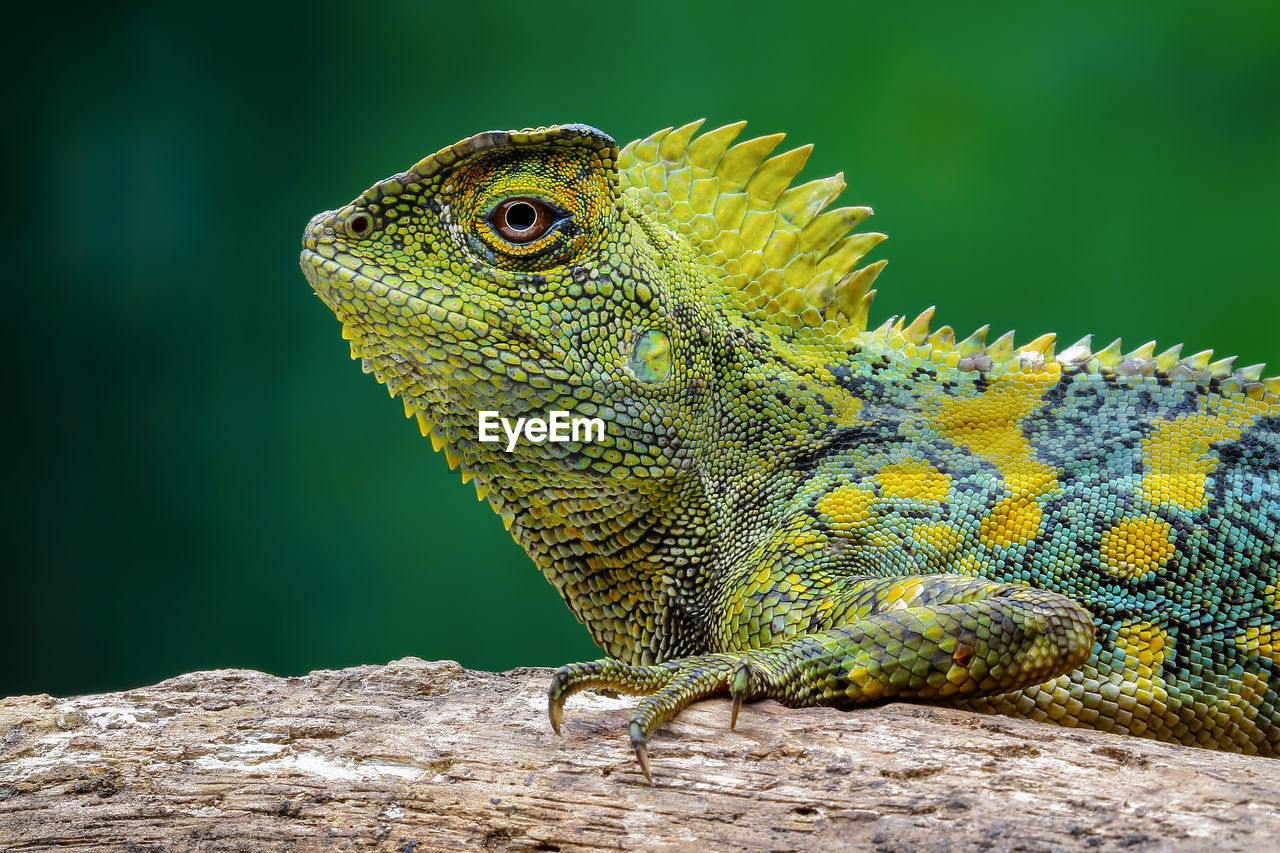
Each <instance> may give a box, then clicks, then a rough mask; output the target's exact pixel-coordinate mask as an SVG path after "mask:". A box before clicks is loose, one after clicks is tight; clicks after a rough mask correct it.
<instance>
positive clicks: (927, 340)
mask: <svg viewBox="0 0 1280 853" xmlns="http://www.w3.org/2000/svg"><path fill="white" fill-rule="evenodd" d="M933 312H934V309H933V308H928V309H926V310H925V311H923V312H921V314H920V316H918V317H916V318H915V319H914V320H912V321H911V322H910V323H908V322H907V321H906V318H904V317H890V318H889V319H888V320H886V321H885V322H884V323H883V324H882V325H881V326H879V327H878V328H876V329H872V330H870V331H865V332H862V333H861V334H860V335H859V336H858V338H859V341H860V342H861V343H862V344H863V346H865V347H867V348H868V349H871V350H874V351H879V352H894V353H900V354H903V355H906V356H908V357H914V358H925V359H928V360H930V361H933V362H936V363H938V364H941V365H946V366H948V367H952V368H955V369H957V370H961V371H966V372H968V371H973V372H976V373H981V374H986V375H989V376H996V375H1001V374H1011V373H1024V372H1039V371H1042V370H1044V369H1045V368H1046V367H1049V366H1052V369H1055V370H1057V371H1059V372H1061V373H1063V374H1068V375H1069V374H1076V373H1083V374H1086V375H1096V376H1108V375H1109V376H1117V377H1120V378H1125V377H1137V376H1147V377H1153V376H1166V377H1168V378H1170V379H1174V380H1178V381H1186V382H1194V383H1195V384H1196V385H1197V386H1199V387H1200V388H1204V389H1209V388H1213V389H1216V390H1218V391H1219V392H1221V393H1223V394H1227V395H1232V394H1240V395H1243V396H1246V397H1249V398H1251V399H1255V400H1260V399H1263V398H1264V397H1276V396H1280V376H1272V377H1263V375H1262V372H1263V370H1264V369H1265V367H1266V366H1265V365H1262V364H1253V365H1250V366H1248V367H1239V368H1237V367H1236V366H1235V362H1236V357H1235V356H1228V357H1226V358H1220V359H1218V360H1216V361H1215V360H1213V350H1204V351H1203V352H1198V353H1195V354H1194V355H1188V356H1183V355H1182V344H1178V345H1176V346H1173V347H1170V348H1169V349H1167V350H1165V351H1164V352H1162V353H1159V354H1157V353H1156V342H1155V341H1149V342H1147V343H1145V344H1143V345H1142V346H1140V347H1138V348H1137V349H1135V350H1132V351H1130V352H1127V353H1126V352H1125V351H1124V348H1123V343H1122V342H1121V340H1120V339H1119V338H1117V339H1116V340H1114V341H1112V342H1111V343H1110V344H1108V345H1107V346H1105V347H1103V348H1102V349H1100V350H1096V351H1095V350H1094V349H1093V336H1092V335H1086V336H1084V337H1083V338H1081V339H1080V340H1078V341H1076V342H1075V343H1074V344H1072V345H1071V346H1069V347H1067V348H1066V349H1064V350H1063V351H1062V352H1059V353H1055V351H1054V344H1055V342H1056V339H1057V336H1056V335H1054V334H1052V333H1049V334H1044V335H1041V336H1040V337H1038V338H1035V339H1034V340H1031V341H1028V342H1026V343H1023V344H1018V343H1015V342H1014V333H1013V332H1006V333H1004V334H1003V335H1001V336H1000V337H998V338H996V339H995V340H993V341H988V340H987V335H988V332H989V331H990V327H989V326H983V327H981V328H979V329H977V330H975V331H974V332H973V334H971V335H969V337H967V338H965V339H964V340H960V341H957V340H956V335H955V332H954V330H952V328H951V327H950V326H941V327H939V328H938V329H936V330H931V329H930V327H929V324H930V321H931V320H932V319H933Z"/></svg>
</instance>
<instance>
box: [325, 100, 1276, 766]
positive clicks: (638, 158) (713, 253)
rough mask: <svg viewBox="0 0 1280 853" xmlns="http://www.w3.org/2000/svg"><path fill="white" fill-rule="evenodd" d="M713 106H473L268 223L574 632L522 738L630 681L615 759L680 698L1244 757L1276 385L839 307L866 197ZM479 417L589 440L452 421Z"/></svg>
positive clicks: (1266, 595) (1265, 546)
mask: <svg viewBox="0 0 1280 853" xmlns="http://www.w3.org/2000/svg"><path fill="white" fill-rule="evenodd" d="M744 124H745V123H743V122H739V123H736V124H730V125H726V126H724V127H720V128H718V129H713V130H709V131H705V132H700V131H701V126H702V122H701V121H699V122H693V123H691V124H687V125H684V126H682V127H678V128H667V129H664V130H660V131H658V132H656V133H654V134H652V135H650V136H648V137H646V138H644V139H640V140H636V141H634V142H632V143H630V144H628V145H625V146H623V147H619V146H618V145H617V143H616V142H615V141H614V140H613V138H611V137H610V136H609V135H608V134H606V133H604V132H602V131H600V130H597V129H595V128H593V127H590V126H587V125H580V124H565V125H556V126H549V127H541V128H535V129H526V130H521V131H490V132H485V133H480V134H478V135H475V136H472V137H470V138H468V139H465V140H463V141H461V142H458V143H457V144H454V145H452V146H449V147H447V148H444V149H442V150H440V151H438V152H437V153H435V154H432V155H430V156H429V157H426V158H424V159H422V160H421V161H420V162H418V163H417V164H415V165H414V166H413V167H412V168H410V169H409V170H407V171H405V172H402V173H399V174H396V175H393V176H391V177H389V178H387V179H385V180H382V181H379V182H378V183H376V184H374V185H373V186H372V187H371V188H369V189H368V190H366V191H365V192H364V193H362V194H361V195H360V196H359V197H357V198H356V199H355V200H353V201H352V202H350V203H349V204H346V205H344V206H342V207H338V208H336V209H334V210H330V211H325V212H323V213H320V214H318V215H317V216H315V217H314V218H313V219H312V220H311V221H310V223H309V224H308V225H307V227H306V230H305V233H304V236H303V251H302V254H301V258H300V263H301V267H302V270H303V273H304V274H305V276H306V278H307V280H308V281H309V283H310V284H311V286H312V288H313V290H314V291H315V293H316V294H317V295H318V296H319V297H320V299H321V300H322V301H323V302H324V303H325V305H326V306H328V308H329V309H331V310H332V312H333V313H334V314H335V315H336V316H337V318H338V319H339V320H340V321H341V325H342V335H343V337H344V338H346V339H347V340H349V342H350V347H351V354H352V357H353V358H357V359H360V360H361V361H362V363H363V366H364V369H365V370H366V371H367V372H371V373H372V374H373V375H374V377H375V378H376V379H377V380H378V381H379V382H381V383H383V384H384V385H385V386H386V389H387V390H388V392H389V393H390V394H391V395H392V396H398V397H400V398H401V400H402V402H403V403H404V409H405V414H406V416H407V417H412V418H416V420H417V422H418V425H419V427H420V428H421V431H422V434H423V435H424V436H426V437H429V438H430V440H431V442H432V444H433V446H434V447H435V449H436V450H443V451H444V454H445V456H446V459H447V462H448V464H449V466H450V467H451V468H457V469H460V470H461V475H462V478H463V480H464V482H466V481H473V482H474V483H475V488H476V490H477V494H478V496H479V498H480V499H482V500H483V499H487V500H488V502H489V504H490V505H491V506H492V508H493V509H494V510H495V512H496V513H497V514H498V515H499V516H500V517H501V520H502V522H503V524H504V525H505V527H506V528H507V530H509V532H510V534H511V535H512V536H513V537H514V538H515V540H516V541H517V542H518V543H519V544H520V545H521V546H523V548H524V549H525V551H526V552H527V553H528V555H529V556H530V557H531V558H532V560H533V562H534V563H535V564H536V566H537V567H538V568H539V569H540V570H541V571H542V572H543V574H544V575H545V576H546V578H547V579H548V580H549V581H550V582H551V583H552V584H553V585H554V586H555V587H556V589H557V590H559V592H560V593H561V595H562V596H563V598H564V600H565V601H566V603H567V604H568V605H569V608H570V609H571V610H572V612H573V614H574V615H575V616H576V617H577V618H578V620H579V621H580V622H582V623H583V624H584V625H585V626H586V627H587V629H588V630H589V631H590V633H591V636H592V638H593V639H594V641H595V642H596V644H597V645H599V646H600V647H601V648H602V649H603V650H604V652H605V653H606V655H607V656H606V657H604V658H602V659H600V660H595V661H590V662H584V663H575V664H570V665H567V666H564V667H561V668H560V669H559V670H557V671H556V672H555V674H554V676H553V679H552V682H551V685H550V688H549V700H548V707H549V715H550V719H551V724H552V726H553V728H554V729H555V731H556V732H557V733H559V732H560V728H561V725H560V724H561V718H562V713H563V707H564V704H565V701H566V699H567V698H568V697H570V696H571V695H573V694H574V693H576V692H578V691H581V690H584V689H588V688H598V689H611V690H614V691H618V692H624V693H630V694H634V695H639V696H640V697H641V698H640V699H639V700H638V702H637V704H636V705H635V709H634V712H633V713H632V714H631V716H630V720H629V722H628V733H629V736H630V740H631V743H632V746H633V748H634V752H635V755H636V758H637V760H638V762H639V766H640V769H641V771H642V772H643V774H644V776H645V777H646V778H647V779H649V781H650V782H652V775H651V773H650V767H649V746H648V743H649V736H650V734H651V733H652V732H653V731H654V729H656V728H657V727H658V726H661V725H662V724H664V723H665V722H667V721H669V720H670V719H672V718H673V717H674V716H675V715H677V714H678V713H679V712H680V711H681V710H682V709H684V708H685V707H687V706H688V705H689V704H690V703H691V702H694V701H698V700H700V699H704V698H706V697H710V696H715V695H721V696H723V695H728V696H730V697H732V719H731V720H730V725H734V724H736V721H737V718H738V715H739V710H740V707H741V705H742V703H743V702H744V701H749V700H757V699H762V698H772V699H776V700H777V701H779V702H781V703H783V704H785V705H788V706H792V707H803V706H813V705H831V706H837V707H845V708H849V707H853V706H857V705H865V704H873V703H880V702H885V701H890V700H912V701H924V702H934V703H943V704H950V705H953V706H959V707H964V708H969V709H974V710H979V711H985V712H994V713H1000V714H1008V715H1014V716H1021V717H1024V718H1029V719H1033V720H1042V721H1050V722H1055V723H1058V724H1062V725H1066V726H1082V727H1091V728H1096V729H1100V730H1103V731H1109V732H1116V733H1121V734H1125V733H1127V734H1130V735H1138V736H1145V737H1153V738H1158V739H1161V740H1164V741H1169V742H1174V743H1181V744H1188V745H1194V746H1201V747H1209V748H1216V749H1222V750H1228V751H1234V752H1240V753H1248V754H1254V755H1263V756H1273V755H1276V754H1277V752H1278V747H1280V704H1278V702H1277V693H1276V686H1275V685H1276V678H1277V671H1278V670H1280V629H1278V628H1277V608H1278V607H1280V579H1278V574H1280V378H1266V377H1264V375H1263V369H1264V368H1263V366H1262V365H1255V366H1250V367H1243V368H1237V367H1236V366H1235V363H1234V359H1233V358H1221V359H1217V360H1215V359H1214V358H1213V353H1212V351H1204V352H1199V353H1195V354H1191V355H1184V354H1183V353H1182V348H1181V346H1175V347H1172V348H1170V349H1166V350H1163V351H1161V352H1159V353H1157V351H1156V350H1157V348H1156V346H1155V344H1154V343H1148V344H1145V345H1143V346H1139V347H1137V348H1135V349H1132V350H1129V351H1125V348H1124V347H1123V346H1122V343H1121V341H1119V340H1117V341H1116V342H1114V343H1111V344H1109V345H1107V346H1105V347H1101V348H1096V347H1094V346H1093V344H1092V338H1091V337H1086V338H1084V339H1083V340H1081V341H1079V342H1078V343H1075V344H1073V345H1071V346H1068V347H1065V348H1062V349H1061V350H1059V349H1058V347H1057V346H1056V339H1055V336H1054V335H1053V334H1045V335H1041V336H1039V337H1036V338H1034V339H1032V340H1029V341H1025V342H1022V343H1015V338H1014V333H1012V332H1010V333H1007V334H1003V335H1000V336H998V337H995V336H991V335H989V334H988V331H989V330H988V328H987V327H983V328H980V329H978V330H977V331H976V332H974V333H973V334H971V335H969V336H968V337H965V338H963V339H961V338H959V337H958V336H957V335H956V334H955V332H954V330H953V329H952V328H951V327H949V326H936V327H935V324H934V323H933V313H934V311H933V309H932V308H931V309H928V310H926V311H924V312H923V313H921V314H920V315H918V316H916V317H914V319H907V318H906V317H897V316H894V317H890V318H889V319H888V320H887V321H885V322H884V323H883V324H882V325H879V326H877V327H875V328H872V327H871V326H870V324H869V322H868V314H869V309H870V307H871V303H872V299H873V297H874V296H875V294H876V291H875V289H873V288H872V284H873V282H874V281H875V279H876V277H877V275H878V274H879V273H880V271H881V269H883V267H884V265H885V263H886V261H884V260H879V261H876V262H874V263H867V264H865V265H864V264H863V262H864V258H865V256H866V255H867V253H868V252H869V251H870V250H872V249H873V248H874V247H875V246H876V245H877V244H878V243H879V242H880V241H881V240H883V239H884V235H883V234H879V233H872V232H861V231H857V230H854V229H855V228H856V226H858V225H859V223H861V222H862V221H863V220H864V219H865V218H866V217H867V216H868V215H870V214H871V212H872V211H871V210H870V209H869V208H866V207H857V206H833V204H834V203H835V201H836V199H837V197H838V196H839V195H840V194H841V193H842V191H843V190H844V188H845V182H844V176H843V173H839V174H837V175H835V176H832V177H828V178H823V179H818V180H811V181H808V182H805V183H797V182H796V178H797V176H798V175H799V173H800V171H801V169H802V167H803V166H804V164H805V162H806V159H807V157H808V155H809V152H810V150H811V146H807V145H806V146H803V147H799V148H795V149H792V150H788V151H785V152H784V153H780V154H774V153H773V152H774V150H775V149H776V147H777V146H778V144H779V143H780V141H781V140H782V138H783V135H782V134H773V135H767V136H762V137H758V138H751V139H745V140H741V136H740V134H741V131H742V129H743V127H744ZM739 140H741V141H739ZM484 411H490V412H499V413H501V414H502V415H503V416H510V417H525V418H534V417H542V416H546V415H547V414H548V413H549V412H553V411H561V412H570V413H573V414H575V415H579V416H587V417H598V418H599V419H601V420H602V421H603V422H604V423H605V426H606V429H605V433H606V434H605V435H604V436H603V437H601V436H598V435H597V436H594V438H593V440H590V441H588V440H586V439H585V437H582V436H578V437H576V438H575V439H574V440H568V441H561V442H538V441H530V440H525V441H522V442H515V443H514V444H513V445H511V446H509V445H508V444H504V443H492V442H485V441H481V440H480V437H479V433H478V430H477V417H478V414H479V413H481V412H484Z"/></svg>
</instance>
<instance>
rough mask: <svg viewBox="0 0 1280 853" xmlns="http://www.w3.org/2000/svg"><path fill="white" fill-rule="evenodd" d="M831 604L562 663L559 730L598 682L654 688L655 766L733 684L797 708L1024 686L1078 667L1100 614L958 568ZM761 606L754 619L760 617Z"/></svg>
mask: <svg viewBox="0 0 1280 853" xmlns="http://www.w3.org/2000/svg"><path fill="white" fill-rule="evenodd" d="M829 600H831V601H834V604H833V605H831V606H828V605H825V604H822V603H821V601H817V602H815V603H816V604H817V605H818V606H816V607H815V608H813V611H812V612H807V610H806V608H804V607H801V608H796V609H795V610H794V612H791V613H790V614H789V617H790V620H791V621H790V625H791V626H792V628H793V629H794V628H795V627H797V626H798V627H799V628H800V630H801V631H802V632H801V633H797V634H795V635H793V636H789V637H787V638H785V639H780V640H777V641H774V642H768V643H767V644H760V645H758V646H756V645H754V643H755V642H756V641H758V640H760V639H766V640H767V637H766V636H762V634H761V633H760V632H757V633H755V634H751V633H748V634H747V635H746V639H747V641H748V643H747V645H746V647H743V648H739V649H731V650H728V651H724V652H717V653H711V654H703V655H695V656H691V657H685V658H678V659H675V660H671V661H667V662H665V663H661V664H657V665H654V666H635V665H630V664H624V663H622V662H620V661H616V660H612V659H605V660H598V661H592V662H589V663H581V664H572V665H570V666H565V667H562V668H561V669H560V670H558V671H557V672H556V674H555V677H554V678H553V679H552V683H551V688H550V691H549V696H550V714H551V721H552V725H553V727H554V728H555V729H556V730H557V731H559V724H560V717H561V713H562V708H563V704H564V700H565V699H566V698H567V697H568V696H570V695H572V694H574V693H576V692H578V691H579V690H583V689H586V688H589V687H608V688H613V689H616V690H619V691H622V692H625V693H636V694H649V695H647V696H646V697H645V698H644V699H643V700H641V701H640V703H639V704H638V706H637V707H636V710H635V712H634V713H633V714H632V715H631V720H630V733H631V741H632V745H633V747H634V748H635V752H636V757H637V759H638V760H639V762H640V766H641V768H642V769H643V770H644V773H645V776H646V778H650V776H649V768H648V755H647V743H648V736H649V734H650V732H652V731H653V730H654V729H655V728H657V727H658V726H660V725H662V724H663V723H665V722H667V721H668V720H670V719H671V718H672V717H674V716H675V715H676V714H677V713H679V712H680V711H681V710H682V709H684V708H685V707H687V706H688V705H689V704H690V703H691V702H694V701H697V700H699V699H703V698H706V697H709V696H714V695H723V694H726V693H728V694H731V695H732V696H733V698H734V710H733V720H731V724H732V722H735V721H736V719H737V712H738V707H739V706H740V704H741V702H742V701H743V700H744V699H762V698H770V699H776V700H777V701H779V702H781V703H782V704H784V705H787V706H790V707H804V706H810V705H835V706H841V707H848V706H853V705H859V704H867V703H871V702H877V701H881V700H885V699H891V698H897V699H924V700H930V699H948V698H953V697H954V698H958V697H968V698H976V697H980V696H989V695H994V694H998V693H1006V692H1009V691H1013V690H1019V689H1022V688H1024V687H1029V686H1031V685H1034V684H1040V683H1042V682H1045V681H1048V680H1049V679H1051V678H1054V677H1056V676H1058V675H1061V674H1063V673H1066V672H1070V671H1071V670H1073V669H1075V668H1076V667H1077V666H1079V665H1080V664H1081V663H1083V662H1084V661H1085V660H1086V659H1087V658H1088V656H1089V654H1090V653H1091V651H1092V649H1093V639H1094V623H1093V619H1092V617H1091V615H1090V614H1089V612H1088V611H1086V610H1085V609H1084V608H1082V607H1081V606H1080V605H1078V604H1076V603H1075V602H1074V601H1072V600H1071V599H1069V598H1066V597H1064V596H1061V595H1057V594H1055V593H1051V592H1045V591H1043V590H1037V589H1031V588H1029V587H1024V586H1018V585H1013V584H1000V583H991V582H989V581H984V580H980V579H977V578H970V577H965V576H959V575H919V576H909V577H889V578H863V579H851V580H850V582H849V583H848V584H846V586H845V588H844V589H843V591H842V592H841V593H839V594H838V595H836V596H834V598H832V599H829ZM759 622H760V620H759V618H758V615H755V619H754V622H753V624H759Z"/></svg>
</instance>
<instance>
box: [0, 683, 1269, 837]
mask: <svg viewBox="0 0 1280 853" xmlns="http://www.w3.org/2000/svg"><path fill="white" fill-rule="evenodd" d="M549 677H550V671H549V670H542V669H528V670H517V671H513V672H508V673H500V674H494V673H487V672H471V671H468V670H464V669H462V668H461V667H459V666H458V665H457V664H454V663H452V662H436V663H430V662H425V661H421V660H417V659H413V658H407V659H404V660H399V661H394V662H392V663H390V664H388V665H386V666H364V667H357V668H353V669H345V670H339V671H333V672H328V671H322V672H314V673H311V674H310V675H307V676H305V677H301V678H276V677H274V676H271V675H266V674H263V673H259V672H248V671H237V670H221V671H216V672H197V673H191V674H189V675H183V676H179V677H178V678H173V679H170V680H168V681H165V682H163V683H161V684H157V685H156V686H154V687H147V688H143V689H139V690H130V691H127V692H124V693H110V694H104V695H100V696H83V697H78V698H74V699H53V698H50V697H48V696H19V697H14V698H9V699H5V700H2V701H0V731H2V732H3V733H4V734H3V737H4V740H3V744H2V745H0V849H2V850H5V851H28V850H49V849H65V850H75V849H86V850H90V849H91V850H120V851H139V853H141V851H148V852H149V853H152V852H154V853H158V851H187V850H271V851H290V850H326V851H343V850H395V851H417V853H422V851H428V850H560V851H576V850H596V849H609V850H638V849H643V850H667V849H677V850H680V849H699V848H701V849H705V850H759V849H766V850H799V849H804V850H825V849H844V848H847V849H874V850H920V849H931V848H943V847H946V848H961V849H966V848H979V849H996V850H1009V849H1026V850H1052V849H1064V850H1070V849H1112V848H1121V847H1123V848H1125V849H1128V850H1148V849H1149V850H1157V849H1159V850H1163V849H1169V848H1182V849H1209V848H1213V849H1215V850H1259V849H1266V848H1268V847H1270V845H1272V844H1274V843H1275V841H1276V839H1277V838H1280V761H1275V760H1270V759H1258V758H1246V757H1241V756H1235V755H1227V754H1223V753H1215V752H1209V751H1205V750H1197V749H1188V748H1182V747H1175V746H1170V745H1166V744H1160V743H1155V742H1152V741H1146V740H1139V739H1134V738H1123V737H1118V736H1112V735H1106V734H1100V733H1097V732H1087V731H1076V730H1069V729H1061V728H1057V727H1053V726H1045V725H1039V724H1035V723H1029V722H1024V721H1020V720H1012V719H1007V718H1002V717H987V716H981V715H978V714H971V713H967V712H963V711H954V710H949V709H937V708H928V707H922V706H910V705H890V706H886V707H882V708H872V709H865V710H859V711H855V712H849V713H843V712H840V711H834V710H831V709H825V708H812V709H806V710H798V711H797V710H788V709H786V708H782V707H781V706H779V705H776V704H774V703H772V702H762V703H758V704H754V705H749V706H747V707H745V708H744V709H743V713H742V717H741V718H740V719H739V721H738V729H737V731H732V732H731V731H729V729H728V720H729V703H728V701H727V700H716V701H710V702H705V703H702V704H700V705H697V706H695V707H694V708H692V709H690V710H689V711H687V712H685V713H684V714H683V715H682V716H681V717H680V718H679V719H678V720H677V721H676V722H674V723H672V724H669V725H668V726H666V727H665V728H664V729H662V730H660V731H659V732H658V733H657V734H655V735H654V737H653V739H652V743H651V747H650V755H651V759H652V762H653V770H654V775H655V780H656V785H655V786H652V787H651V786H650V785H648V784H647V783H645V781H644V778H643V777H642V776H641V775H640V773H639V771H638V768H637V766H636V763H635V759H634V758H633V757H632V754H631V750H630V746H629V744H628V742H627V739H626V735H625V724H626V716H627V714H626V709H627V708H629V707H630V705H631V704H632V700H629V699H626V698H621V699H618V698H610V697H606V696H600V695H596V694H591V693H588V694H583V695H580V696H576V697H574V698H572V699H570V701H569V704H568V707H567V708H566V714H565V736H564V737H562V738H561V737H556V736H555V735H554V734H552V732H551V730H550V726H549V725H548V723H547V716H546V698H545V697H546V694H545V691H546V685H547V681H548V679H549Z"/></svg>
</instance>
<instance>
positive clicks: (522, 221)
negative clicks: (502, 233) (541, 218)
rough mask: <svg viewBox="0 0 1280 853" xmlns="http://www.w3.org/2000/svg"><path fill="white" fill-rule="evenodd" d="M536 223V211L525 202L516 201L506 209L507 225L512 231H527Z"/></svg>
mask: <svg viewBox="0 0 1280 853" xmlns="http://www.w3.org/2000/svg"><path fill="white" fill-rule="evenodd" d="M537 221H538V211H537V210H535V209H534V207H533V205H531V204H529V202H527V201H518V202H516V203H515V204H513V205H511V206H510V207H508V208H507V225H508V227H510V228H511V229H512V230H513V231H528V230H529V229H530V228H532V227H533V226H534V223H536V222H537Z"/></svg>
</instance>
